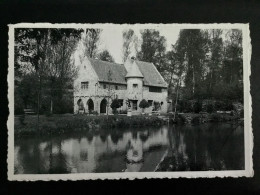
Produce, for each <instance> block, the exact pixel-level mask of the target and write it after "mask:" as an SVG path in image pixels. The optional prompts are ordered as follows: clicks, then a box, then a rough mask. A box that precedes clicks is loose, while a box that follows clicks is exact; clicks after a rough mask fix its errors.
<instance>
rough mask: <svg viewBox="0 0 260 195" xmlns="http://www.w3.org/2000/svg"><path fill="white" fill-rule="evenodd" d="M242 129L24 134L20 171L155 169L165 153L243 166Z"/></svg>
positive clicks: (191, 164)
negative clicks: (48, 134) (32, 135)
mask: <svg viewBox="0 0 260 195" xmlns="http://www.w3.org/2000/svg"><path fill="white" fill-rule="evenodd" d="M243 129H244V128H243V127H242V126H237V125H236V124H227V123H208V124H201V125H197V126H192V125H181V126H162V127H157V128H141V129H140V128H139V129H138V128H136V129H127V130H125V129H113V130H111V131H107V130H99V131H89V132H87V133H77V134H76V133H74V134H70V135H63V136H52V137H30V138H20V139H18V140H15V148H14V149H15V154H14V167H15V174H47V173H90V172H91V173H92V172H94V173H100V172H124V171H125V172H128V171H134V172H137V171H140V172H146V171H149V172H151V171H154V170H155V169H157V168H158V164H159V163H160V162H161V161H162V159H164V158H165V157H168V158H175V159H176V158H178V159H179V160H178V161H176V163H178V165H180V167H182V170H189V171H204V170H242V169H244V133H243ZM174 162H175V161H174Z"/></svg>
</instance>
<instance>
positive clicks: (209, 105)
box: [207, 104, 214, 113]
mask: <svg viewBox="0 0 260 195" xmlns="http://www.w3.org/2000/svg"><path fill="white" fill-rule="evenodd" d="M213 111H214V107H213V105H212V104H208V105H207V112H208V113H212V112H213Z"/></svg>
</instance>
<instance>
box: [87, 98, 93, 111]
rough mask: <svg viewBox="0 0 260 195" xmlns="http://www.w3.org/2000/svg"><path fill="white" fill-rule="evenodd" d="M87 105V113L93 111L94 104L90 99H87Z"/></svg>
mask: <svg viewBox="0 0 260 195" xmlns="http://www.w3.org/2000/svg"><path fill="white" fill-rule="evenodd" d="M87 104H88V111H89V112H92V111H94V102H93V100H92V99H89V100H88V102H87Z"/></svg>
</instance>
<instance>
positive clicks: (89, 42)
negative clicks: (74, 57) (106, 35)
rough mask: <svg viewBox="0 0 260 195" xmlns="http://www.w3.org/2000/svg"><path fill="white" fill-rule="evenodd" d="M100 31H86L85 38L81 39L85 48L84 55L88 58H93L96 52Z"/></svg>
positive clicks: (91, 29) (92, 29)
mask: <svg viewBox="0 0 260 195" xmlns="http://www.w3.org/2000/svg"><path fill="white" fill-rule="evenodd" d="M101 32H102V30H101V29H94V28H90V29H86V36H85V38H84V39H83V43H84V46H85V55H86V56H88V57H90V58H95V57H96V55H97V52H98V46H99V40H100V34H101Z"/></svg>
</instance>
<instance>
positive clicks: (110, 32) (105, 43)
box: [99, 26, 180, 63]
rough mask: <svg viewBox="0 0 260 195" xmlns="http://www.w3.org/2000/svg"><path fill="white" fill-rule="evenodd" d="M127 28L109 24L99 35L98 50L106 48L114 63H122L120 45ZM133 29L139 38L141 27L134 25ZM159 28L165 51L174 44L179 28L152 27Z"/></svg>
mask: <svg viewBox="0 0 260 195" xmlns="http://www.w3.org/2000/svg"><path fill="white" fill-rule="evenodd" d="M126 29H127V28H118V27H116V26H110V27H106V28H104V29H103V31H102V33H101V36H100V46H99V48H100V51H102V50H105V49H107V50H108V51H109V53H110V54H111V55H112V56H113V58H114V60H115V62H116V63H123V59H122V55H123V53H122V46H123V31H124V30H126ZM132 29H133V30H134V31H135V34H136V35H137V37H138V39H140V38H141V34H140V30H142V29H141V28H138V27H134V28H132ZM154 29H156V30H159V32H160V35H161V36H164V37H165V38H166V43H167V48H166V49H167V51H169V50H170V49H171V45H172V44H175V43H176V41H177V39H178V36H179V32H180V28H176V27H166V28H165V27H163V28H162V27H161V28H154Z"/></svg>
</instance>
